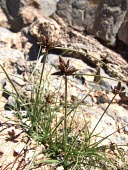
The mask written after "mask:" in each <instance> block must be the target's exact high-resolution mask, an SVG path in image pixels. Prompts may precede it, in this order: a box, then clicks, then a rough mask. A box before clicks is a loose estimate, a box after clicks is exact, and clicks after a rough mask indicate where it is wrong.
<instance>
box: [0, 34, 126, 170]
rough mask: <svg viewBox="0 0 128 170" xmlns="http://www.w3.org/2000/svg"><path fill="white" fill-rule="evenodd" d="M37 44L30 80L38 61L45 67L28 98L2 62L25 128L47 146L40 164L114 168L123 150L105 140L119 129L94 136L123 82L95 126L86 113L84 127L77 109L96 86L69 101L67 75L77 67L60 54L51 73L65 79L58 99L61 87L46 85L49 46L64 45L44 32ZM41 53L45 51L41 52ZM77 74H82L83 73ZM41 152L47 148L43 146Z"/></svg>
mask: <svg viewBox="0 0 128 170" xmlns="http://www.w3.org/2000/svg"><path fill="white" fill-rule="evenodd" d="M38 44H39V45H40V51H39V54H38V60H37V64H36V66H35V68H34V69H33V72H32V74H31V76H30V80H29V81H31V77H33V76H35V74H36V73H35V71H36V69H37V67H38V65H39V63H40V62H41V61H42V60H43V64H42V71H41V75H40V78H39V81H38V83H37V84H35V85H34V86H33V88H34V89H33V91H32V94H31V98H30V100H29V101H26V100H24V99H23V98H22V97H21V96H20V95H19V93H18V91H17V89H16V88H15V86H14V84H13V82H12V80H11V79H10V77H9V75H8V74H7V72H6V71H5V69H4V68H3V67H2V66H1V67H2V69H3V72H4V73H5V74H6V76H7V78H8V80H9V82H10V83H11V85H12V87H13V89H14V91H15V94H13V97H15V99H16V102H17V105H18V107H17V108H15V111H16V113H17V116H18V118H19V119H20V120H21V125H22V127H23V129H24V131H25V132H26V133H27V134H28V137H29V138H32V139H33V140H35V141H36V143H38V145H40V144H43V145H44V147H45V153H46V154H47V159H45V160H41V161H39V162H38V164H39V165H40V164H44V163H48V164H56V166H62V167H63V169H64V170H70V169H71V170H82V169H83V168H85V169H87V170H91V169H92V170H93V169H96V168H97V169H103V170H107V169H110V170H111V169H114V168H115V167H116V165H115V162H113V159H112V158H111V156H112V155H113V153H115V151H116V154H114V158H120V159H121V160H123V161H124V159H123V153H122V151H121V150H120V149H119V148H118V146H117V145H115V144H113V145H112V144H111V145H102V142H103V141H104V140H106V139H107V138H108V137H109V136H111V135H113V134H114V133H116V132H117V131H115V132H113V133H112V134H110V135H108V136H106V137H103V138H102V139H100V140H99V141H97V142H94V143H93V142H92V141H93V140H92V139H93V138H99V136H100V134H95V130H96V128H97V126H98V125H99V124H100V121H101V119H102V118H103V116H104V115H105V114H106V111H107V110H108V108H109V106H110V105H111V103H112V102H113V100H114V98H115V97H116V95H117V94H119V93H121V83H118V85H117V87H116V88H115V89H113V92H114V97H113V98H112V100H111V101H110V103H109V104H108V106H107V107H106V109H105V111H104V112H103V114H102V115H101V117H100V119H99V121H98V122H97V124H96V125H95V127H94V129H93V130H92V131H90V129H89V122H87V121H86V118H85V116H84V115H83V120H84V124H83V127H82V128H79V124H78V123H77V122H76V119H75V116H76V113H77V109H78V108H79V107H80V105H81V104H82V102H83V101H84V99H85V98H86V97H87V96H88V95H89V94H90V93H91V91H92V90H93V88H92V89H90V90H89V93H88V94H87V95H85V96H84V97H83V98H82V99H81V101H79V102H76V103H68V76H73V75H75V74H76V71H77V70H78V69H76V68H74V67H72V66H70V61H69V60H68V61H65V60H64V59H63V58H62V57H61V56H59V65H58V71H57V72H55V73H52V75H51V76H52V77H54V76H59V77H62V79H63V80H64V91H65V92H64V98H63V101H62V103H59V102H58V100H57V98H58V97H59V93H60V90H61V87H60V88H59V89H58V90H56V91H54V93H53V92H52V93H51V91H48V89H47V90H46V89H45V85H47V84H46V83H47V82H46V81H47V80H48V77H45V74H44V73H45V66H46V59H47V56H48V52H49V50H50V49H54V48H55V49H57V48H58V49H61V47H56V46H58V44H57V43H56V42H54V41H52V39H50V38H49V37H45V36H41V37H40V39H39V42H38ZM62 49H63V48H62ZM65 50H67V49H65ZM42 52H43V53H42ZM77 52H78V51H77ZM41 53H42V54H43V55H41ZM76 75H77V76H79V75H80V74H79V75H78V74H76ZM80 76H81V75H80ZM91 76H92V75H91ZM22 108H24V110H25V111H26V115H27V119H26V121H24V117H23V116H22V114H21V110H22ZM60 112H62V113H64V114H63V115H62V116H61V117H59V116H58V113H60ZM69 120H70V121H69ZM42 150H43V149H42ZM109 151H112V152H109ZM42 152H44V150H43V151H42ZM35 157H36V155H35V154H34V156H33V159H32V161H31V164H30V165H29V166H27V170H28V169H31V168H32V166H34V159H35ZM36 164H37V163H36Z"/></svg>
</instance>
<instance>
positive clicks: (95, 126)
mask: <svg viewBox="0 0 128 170" xmlns="http://www.w3.org/2000/svg"><path fill="white" fill-rule="evenodd" d="M115 97H116V94H115V95H114V96H113V98H112V100H111V101H110V103H109V104H108V106H107V107H106V109H105V110H104V112H103V114H102V115H101V117H100V119H99V120H98V122H97V124H96V126H95V127H94V129H93V130H92V132H91V134H90V137H91V136H92V134H93V133H94V131H95V129H96V128H97V126H98V124H99V123H100V121H101V119H102V118H103V116H104V115H105V113H106V111H107V110H108V108H109V106H110V105H111V103H112V102H113V100H114V99H115Z"/></svg>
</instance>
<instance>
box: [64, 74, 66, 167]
mask: <svg viewBox="0 0 128 170" xmlns="http://www.w3.org/2000/svg"><path fill="white" fill-rule="evenodd" d="M64 78H65V113H64V149H65V165H66V166H67V157H66V152H67V76H66V75H65V77H64Z"/></svg>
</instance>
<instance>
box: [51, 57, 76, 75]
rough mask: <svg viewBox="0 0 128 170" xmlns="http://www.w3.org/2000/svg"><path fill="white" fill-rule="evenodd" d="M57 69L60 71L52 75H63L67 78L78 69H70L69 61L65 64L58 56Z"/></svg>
mask: <svg viewBox="0 0 128 170" xmlns="http://www.w3.org/2000/svg"><path fill="white" fill-rule="evenodd" d="M58 69H59V70H60V71H58V72H55V73H53V74H52V75H59V76H62V75H65V76H69V75H72V74H73V73H74V72H76V71H77V70H78V69H76V68H75V67H72V66H70V65H69V60H68V61H67V62H65V61H64V60H63V58H62V57H60V56H59V65H58Z"/></svg>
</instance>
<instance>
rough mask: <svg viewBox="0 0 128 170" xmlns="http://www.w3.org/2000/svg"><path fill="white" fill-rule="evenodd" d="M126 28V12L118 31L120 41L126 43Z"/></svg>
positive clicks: (127, 24)
mask: <svg viewBox="0 0 128 170" xmlns="http://www.w3.org/2000/svg"><path fill="white" fill-rule="evenodd" d="M127 28H128V12H127V13H126V15H125V18H124V21H123V22H122V24H121V27H120V29H119V32H118V38H119V40H121V41H122V42H124V43H125V44H127V45H128V34H127Z"/></svg>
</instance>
